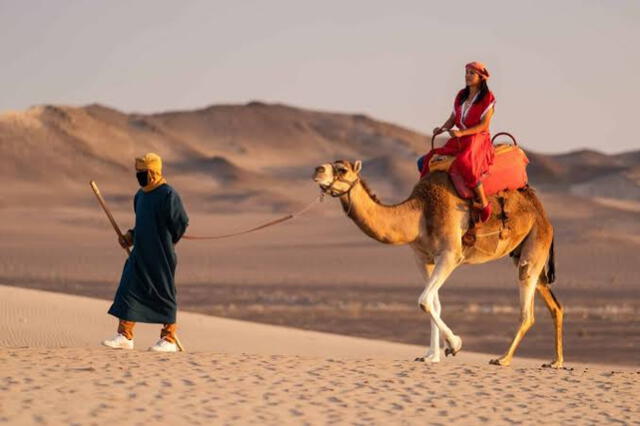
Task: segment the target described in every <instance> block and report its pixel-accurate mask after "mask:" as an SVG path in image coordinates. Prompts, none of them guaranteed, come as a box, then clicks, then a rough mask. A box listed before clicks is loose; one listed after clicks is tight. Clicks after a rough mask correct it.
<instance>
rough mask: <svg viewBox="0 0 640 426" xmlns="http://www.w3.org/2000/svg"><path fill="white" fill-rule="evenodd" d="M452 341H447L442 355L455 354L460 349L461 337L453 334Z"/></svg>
mask: <svg viewBox="0 0 640 426" xmlns="http://www.w3.org/2000/svg"><path fill="white" fill-rule="evenodd" d="M453 339H454V343H453V345H452V344H451V343H450V342H449V341H447V347H446V348H445V349H444V356H445V357H447V356H449V355H451V356H456V354H457V353H458V352H460V349H462V339H461V338H459V337H458V336H453Z"/></svg>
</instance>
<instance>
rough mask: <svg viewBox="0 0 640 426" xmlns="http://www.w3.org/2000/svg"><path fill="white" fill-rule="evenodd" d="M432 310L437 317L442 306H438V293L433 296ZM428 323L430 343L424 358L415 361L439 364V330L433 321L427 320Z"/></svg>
mask: <svg viewBox="0 0 640 426" xmlns="http://www.w3.org/2000/svg"><path fill="white" fill-rule="evenodd" d="M434 310H435V312H436V313H437V314H438V316H440V313H441V312H442V306H441V305H440V296H438V293H436V296H435V304H434ZM429 322H430V323H431V343H430V344H429V349H427V352H426V353H425V354H424V356H421V357H418V358H416V361H422V362H431V363H438V362H440V330H439V329H438V325H437V324H436V323H435V322H433V320H429Z"/></svg>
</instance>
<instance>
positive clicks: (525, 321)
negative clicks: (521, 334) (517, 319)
mask: <svg viewBox="0 0 640 426" xmlns="http://www.w3.org/2000/svg"><path fill="white" fill-rule="evenodd" d="M535 323H536V319H535V318H534V316H533V314H527V315H523V316H522V318H521V323H520V328H521V329H522V331H527V330H529V329H530V328H531V327H533V324H535Z"/></svg>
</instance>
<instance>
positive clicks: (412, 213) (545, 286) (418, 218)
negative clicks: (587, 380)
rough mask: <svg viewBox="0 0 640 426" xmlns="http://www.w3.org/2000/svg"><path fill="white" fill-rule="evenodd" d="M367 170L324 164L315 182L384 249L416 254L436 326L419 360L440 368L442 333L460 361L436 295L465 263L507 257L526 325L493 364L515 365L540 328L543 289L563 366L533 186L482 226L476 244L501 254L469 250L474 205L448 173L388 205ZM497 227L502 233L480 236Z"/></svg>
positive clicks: (422, 301) (510, 197) (551, 273)
mask: <svg viewBox="0 0 640 426" xmlns="http://www.w3.org/2000/svg"><path fill="white" fill-rule="evenodd" d="M361 169H362V162H361V161H355V162H353V163H351V162H349V161H342V160H341V161H335V162H333V163H326V164H322V165H321V166H318V167H317V168H316V169H315V173H314V176H313V179H314V181H315V182H316V183H317V184H319V186H320V188H321V190H322V191H323V192H325V193H327V194H329V195H331V196H332V197H334V198H338V199H339V200H340V203H341V205H342V208H343V210H344V211H345V213H346V215H347V216H348V217H349V218H350V219H351V220H353V222H355V224H356V225H357V226H358V227H359V228H360V229H361V230H362V231H363V232H364V233H365V234H366V235H368V236H369V237H371V238H373V239H375V240H377V241H379V242H381V243H384V244H393V245H403V244H409V245H410V246H411V248H412V249H413V251H414V254H415V258H416V261H417V264H418V268H419V269H420V272H421V275H422V276H423V278H424V280H425V289H424V291H423V292H422V294H421V295H420V297H419V299H418V304H419V307H420V308H421V309H422V310H423V311H424V312H426V313H427V314H428V315H429V317H430V320H431V342H430V343H431V344H430V345H429V347H428V350H427V351H426V353H425V354H424V356H420V357H418V358H416V361H422V362H431V363H436V362H440V333H442V334H443V336H444V341H445V345H446V347H445V356H448V355H456V353H458V352H459V351H460V350H461V348H462V339H461V338H460V336H457V335H456V334H454V333H453V331H452V330H451V329H450V328H449V327H448V326H447V324H445V322H444V321H443V320H442V318H441V317H440V312H441V305H440V299H439V296H438V291H439V290H440V288H441V287H442V285H443V284H444V283H445V281H446V279H447V278H448V277H449V275H450V274H451V273H452V272H453V270H454V269H455V268H456V267H458V266H460V265H462V264H481V263H485V262H490V261H492V260H496V259H499V258H502V257H504V256H506V255H508V254H509V255H511V257H512V258H513V260H514V263H515V265H516V266H517V268H518V286H519V290H520V313H521V320H520V326H519V328H518V331H517V332H516V334H515V337H514V338H513V341H512V342H511V345H510V346H509V348H508V349H507V351H506V353H505V354H504V355H502V356H501V357H500V358H497V359H492V360H491V361H490V364H494V365H500V366H508V365H510V364H511V361H512V359H513V356H514V354H515V352H516V349H517V348H518V346H519V344H520V342H521V341H522V338H523V337H524V335H525V334H526V332H527V331H528V330H529V329H530V328H531V326H532V325H533V323H534V309H533V306H534V296H535V292H536V290H537V291H538V293H539V294H540V296H541V297H542V299H543V300H544V302H545V304H546V305H547V308H548V309H549V312H550V313H551V316H552V318H553V320H554V324H555V359H554V360H553V361H551V362H550V363H548V364H544V366H545V367H552V368H562V367H563V362H564V359H563V351H562V320H563V308H562V306H561V305H560V303H559V302H558V300H557V299H556V297H555V296H554V294H553V292H552V291H551V288H550V284H551V283H552V282H553V281H554V279H555V265H554V256H553V227H552V226H551V223H550V222H549V219H548V218H547V215H546V213H545V211H544V208H543V207H542V204H541V203H540V201H539V200H538V198H537V196H536V194H535V192H534V191H533V189H532V188H530V187H528V186H527V187H525V188H522V189H520V190H514V191H505V192H504V193H503V194H502V199H499V198H498V197H497V196H492V197H490V200H491V202H492V203H493V211H494V214H493V215H492V217H491V218H490V219H489V221H488V222H486V223H484V224H482V225H480V226H479V227H478V228H477V230H478V232H479V233H478V234H477V240H478V241H480V240H482V239H483V238H485V237H486V238H489V237H488V235H490V234H492V235H493V236H494V239H495V240H498V239H499V241H498V244H497V245H496V247H495V249H493V250H486V249H484V250H482V249H481V248H480V246H481V244H473V245H467V244H463V241H462V239H463V235H464V234H465V233H466V231H467V229H468V228H469V226H470V222H469V218H470V217H469V215H470V210H471V208H470V203H469V201H467V200H463V199H462V198H460V197H459V196H458V195H457V193H456V191H455V188H454V186H453V184H452V183H451V180H450V178H449V176H448V175H447V173H446V172H433V173H431V174H429V175H427V176H425V177H424V178H422V179H421V180H420V181H419V182H418V183H417V184H416V185H415V187H414V188H413V191H412V192H411V195H410V196H409V198H407V199H406V200H405V201H404V202H402V203H399V204H396V205H384V204H382V203H381V202H380V201H379V200H378V199H377V197H376V196H375V195H373V193H372V192H371V190H370V189H369V187H368V185H367V184H366V182H365V181H364V180H363V179H362V178H361V177H360V171H361ZM501 211H502V212H503V213H505V214H506V215H508V220H507V221H506V222H505V217H507V216H505V215H503V214H498V213H500V212H501ZM505 223H506V225H507V226H505ZM495 229H498V231H494V232H486V233H485V234H482V233H481V231H484V230H495ZM498 236H499V237H498Z"/></svg>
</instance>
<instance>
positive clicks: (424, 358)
mask: <svg viewBox="0 0 640 426" xmlns="http://www.w3.org/2000/svg"><path fill="white" fill-rule="evenodd" d="M414 361H416V362H424V363H425V364H437V363H439V362H440V358H434V357H432V356H419V357H417V358H416V359H414Z"/></svg>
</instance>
